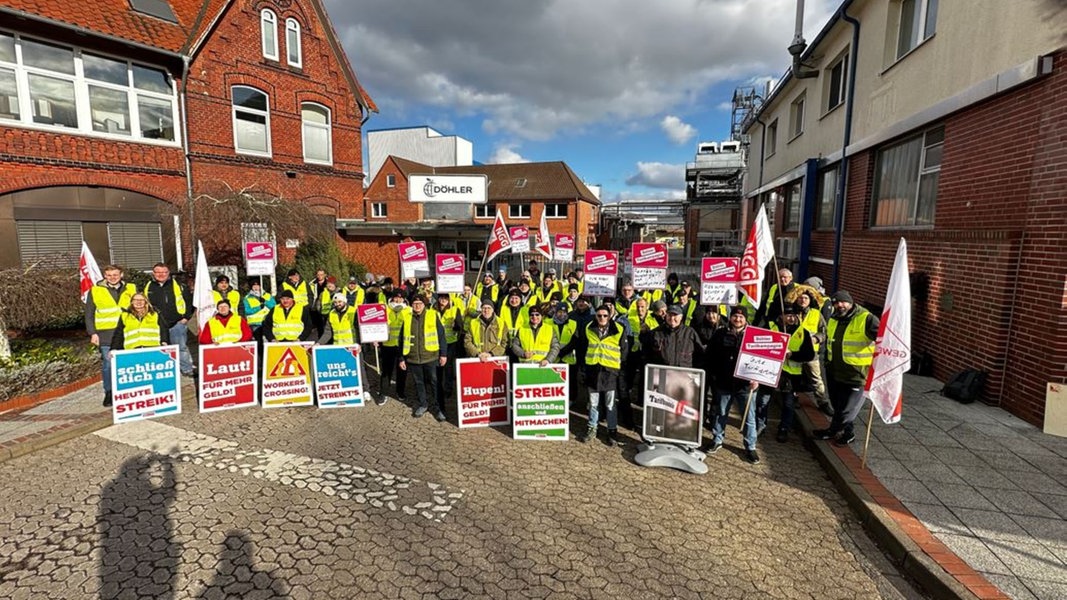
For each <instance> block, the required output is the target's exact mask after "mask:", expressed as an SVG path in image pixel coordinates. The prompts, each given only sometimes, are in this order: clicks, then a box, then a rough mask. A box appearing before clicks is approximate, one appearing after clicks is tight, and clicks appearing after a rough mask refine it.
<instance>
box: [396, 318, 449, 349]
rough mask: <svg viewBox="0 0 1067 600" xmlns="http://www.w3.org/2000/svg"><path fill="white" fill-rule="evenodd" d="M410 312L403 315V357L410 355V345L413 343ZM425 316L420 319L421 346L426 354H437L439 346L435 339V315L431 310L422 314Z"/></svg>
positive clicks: (413, 335) (413, 336)
mask: <svg viewBox="0 0 1067 600" xmlns="http://www.w3.org/2000/svg"><path fill="white" fill-rule="evenodd" d="M412 314H413V312H412V311H410V310H409V311H406V312H405V313H404V333H405V335H404V356H407V355H408V354H410V353H411V345H412V344H414V343H415V334H414V333H413V332H412V331H411V316H412ZM423 314H424V315H426V316H425V317H424V318H423V319H422V344H423V346H425V349H426V351H427V352H437V351H438V350H440V349H441V344H440V342H439V341H438V339H437V318H438V317H437V313H435V312H434V311H432V310H427V311H424V312H423Z"/></svg>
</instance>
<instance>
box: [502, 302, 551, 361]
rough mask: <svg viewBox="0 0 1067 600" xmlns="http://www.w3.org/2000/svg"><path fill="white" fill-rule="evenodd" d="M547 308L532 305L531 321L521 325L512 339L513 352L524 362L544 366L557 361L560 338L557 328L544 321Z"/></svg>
mask: <svg viewBox="0 0 1067 600" xmlns="http://www.w3.org/2000/svg"><path fill="white" fill-rule="evenodd" d="M545 312H547V310H546V309H545V308H544V307H541V306H532V307H530V312H529V317H528V318H529V322H528V323H527V324H525V325H523V326H522V327H519V330H518V333H517V334H516V335H515V337H514V338H512V340H511V352H512V354H514V355H515V357H516V358H517V359H518V360H519V362H522V363H537V364H539V365H541V366H542V367H543V366H545V365H547V364H548V363H551V362H555V361H556V357H557V356H559V338H558V337H557V336H556V328H555V327H553V326H552V325H548V324H546V323H545V322H544V313H545Z"/></svg>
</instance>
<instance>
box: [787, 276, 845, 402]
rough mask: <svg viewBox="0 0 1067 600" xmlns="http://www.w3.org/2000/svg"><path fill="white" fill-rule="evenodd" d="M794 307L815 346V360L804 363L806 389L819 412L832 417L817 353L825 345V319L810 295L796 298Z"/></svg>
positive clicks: (801, 295) (820, 362)
mask: <svg viewBox="0 0 1067 600" xmlns="http://www.w3.org/2000/svg"><path fill="white" fill-rule="evenodd" d="M796 305H797V309H798V310H799V311H800V313H799V314H800V326H801V327H803V328H804V329H807V330H808V333H810V334H811V341H812V343H813V344H814V345H815V358H813V359H812V360H809V361H807V362H805V363H804V376H805V377H806V378H807V380H808V385H807V389H809V390H811V395H812V398H813V399H814V400H815V405H816V406H817V407H818V408H819V410H820V411H822V413H823V414H825V415H826V416H828V417H832V416H834V409H833V407H832V406H830V400H829V399H828V398H827V396H826V383H824V382H823V378H822V361H820V360H819V351H820V350H821V349H822V346H823V344H825V343H826V319H824V318H823V316H822V312H821V311H820V310H819V309H818V308H817V307H816V306H815V299H814V298H813V297H812V295H811V294H810V293H803V294H800V295H799V296H797V299H796ZM787 308H788V307H787Z"/></svg>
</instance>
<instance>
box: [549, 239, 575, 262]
mask: <svg viewBox="0 0 1067 600" xmlns="http://www.w3.org/2000/svg"><path fill="white" fill-rule="evenodd" d="M552 258H553V259H554V260H574V236H573V235H571V234H569V233H557V234H556V239H555V245H554V247H553V248H552Z"/></svg>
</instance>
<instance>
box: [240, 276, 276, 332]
mask: <svg viewBox="0 0 1067 600" xmlns="http://www.w3.org/2000/svg"><path fill="white" fill-rule="evenodd" d="M277 304H278V303H277V301H275V300H274V296H271V295H270V294H269V293H267V292H264V291H263V287H262V286H261V285H260V284H259V279H256V278H253V279H249V280H248V293H247V294H245V297H244V299H243V300H241V306H242V307H243V309H244V312H245V318H246V319H248V326H249V327H250V328H251V329H252V335H253V336H255V335H257V334H258V333H259V328H260V327H262V326H263V321H264V320H266V318H267V315H268V314H270V311H272V310H274V307H275V306H277Z"/></svg>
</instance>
